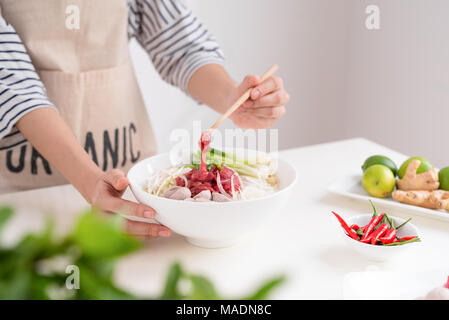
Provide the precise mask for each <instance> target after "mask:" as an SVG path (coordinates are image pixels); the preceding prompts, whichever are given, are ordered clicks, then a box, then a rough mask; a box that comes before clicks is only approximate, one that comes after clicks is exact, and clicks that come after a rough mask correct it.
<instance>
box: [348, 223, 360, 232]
mask: <svg viewBox="0 0 449 320" xmlns="http://www.w3.org/2000/svg"><path fill="white" fill-rule="evenodd" d="M349 228H351V229H352V230H355V231H357V230H359V229H360V227H359V226H358V225H356V224H353V225H352V226H350V227H349Z"/></svg>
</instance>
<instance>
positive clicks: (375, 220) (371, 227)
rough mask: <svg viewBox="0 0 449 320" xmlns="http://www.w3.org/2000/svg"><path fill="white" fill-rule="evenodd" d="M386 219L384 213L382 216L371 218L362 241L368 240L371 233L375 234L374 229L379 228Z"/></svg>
mask: <svg viewBox="0 0 449 320" xmlns="http://www.w3.org/2000/svg"><path fill="white" fill-rule="evenodd" d="M383 218H384V214H383V213H382V214H381V215H380V216H373V217H372V218H371V221H370V223H368V225H367V226H366V229H365V231H364V232H365V235H364V236H363V237H362V240H367V239H368V237H369V236H370V234H371V232H373V230H374V227H376V226H377V224H378V223H379V222H380V221H381V220H382V219H383Z"/></svg>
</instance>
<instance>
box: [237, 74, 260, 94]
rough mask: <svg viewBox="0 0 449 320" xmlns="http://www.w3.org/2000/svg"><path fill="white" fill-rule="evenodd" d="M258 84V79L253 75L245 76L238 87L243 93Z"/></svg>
mask: <svg viewBox="0 0 449 320" xmlns="http://www.w3.org/2000/svg"><path fill="white" fill-rule="evenodd" d="M259 84H260V78H259V77H258V76H255V75H250V76H246V77H245V79H243V81H242V84H241V85H240V87H239V89H240V91H241V92H242V93H243V92H245V91H246V90H248V89H250V88H254V87H255V86H257V85H259Z"/></svg>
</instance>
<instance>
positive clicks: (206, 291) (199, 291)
mask: <svg viewBox="0 0 449 320" xmlns="http://www.w3.org/2000/svg"><path fill="white" fill-rule="evenodd" d="M188 279H189V280H190V281H191V282H192V292H191V293H190V295H189V296H187V297H186V298H187V299H189V300H219V299H220V297H219V295H218V293H217V291H216V290H215V287H214V285H213V284H212V282H210V281H209V279H207V278H205V277H203V276H199V275H190V276H188Z"/></svg>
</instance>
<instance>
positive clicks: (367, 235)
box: [332, 201, 421, 261]
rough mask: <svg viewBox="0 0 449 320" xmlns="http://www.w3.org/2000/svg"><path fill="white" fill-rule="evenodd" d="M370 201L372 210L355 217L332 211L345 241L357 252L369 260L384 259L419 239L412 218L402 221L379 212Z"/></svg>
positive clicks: (395, 254) (393, 255) (403, 249)
mask: <svg viewBox="0 0 449 320" xmlns="http://www.w3.org/2000/svg"><path fill="white" fill-rule="evenodd" d="M370 203H371V205H372V207H373V213H371V214H363V215H359V216H354V217H351V218H349V219H347V220H346V221H345V220H344V219H343V218H342V217H341V216H340V215H339V214H338V213H336V212H334V211H332V213H333V215H334V216H335V217H336V218H337V220H338V222H339V223H340V225H341V227H342V228H343V231H344V235H345V236H344V239H345V241H346V242H347V243H348V244H349V245H350V246H352V247H353V248H354V249H355V250H356V251H357V252H359V253H360V254H362V255H364V256H365V257H367V258H370V259H371V260H377V261H385V260H389V259H390V258H393V257H395V256H397V255H398V254H399V253H402V252H404V251H405V249H407V248H408V247H410V246H412V244H416V243H418V242H421V239H420V237H419V235H418V229H417V228H416V226H414V225H413V224H412V223H411V222H410V221H411V220H412V219H411V218H410V219H407V220H405V219H401V218H398V217H393V216H390V215H388V214H387V213H378V212H377V209H376V207H375V206H374V204H373V203H372V201H370Z"/></svg>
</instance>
